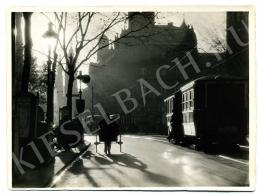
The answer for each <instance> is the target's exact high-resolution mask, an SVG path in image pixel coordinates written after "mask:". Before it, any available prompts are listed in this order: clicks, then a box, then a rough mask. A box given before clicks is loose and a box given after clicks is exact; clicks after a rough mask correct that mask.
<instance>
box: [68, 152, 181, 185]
mask: <svg viewBox="0 0 260 195" xmlns="http://www.w3.org/2000/svg"><path fill="white" fill-rule="evenodd" d="M82 159H83V160H82ZM82 159H80V160H79V161H77V162H76V163H75V164H74V165H73V166H72V167H71V168H70V169H69V171H70V172H71V173H73V174H76V175H78V174H85V176H86V179H87V180H88V182H90V184H91V186H93V187H103V186H102V184H99V183H97V181H95V179H94V178H95V176H94V175H91V174H90V173H89V171H90V170H91V169H96V170H100V171H101V172H102V174H104V176H105V175H106V176H108V177H109V179H110V180H112V181H113V182H114V183H115V184H117V185H116V186H119V187H135V186H127V184H126V183H124V177H127V174H128V171H126V170H124V169H123V167H125V168H131V169H137V170H139V171H140V172H141V173H140V174H141V175H142V177H144V181H145V183H146V184H144V186H178V183H177V182H176V181H174V180H173V179H172V178H170V177H167V176H164V175H161V174H158V173H154V172H151V171H148V166H147V164H145V163H144V162H142V161H140V160H139V159H138V158H137V157H135V156H133V155H131V154H126V153H122V154H113V155H109V156H105V155H102V154H93V153H92V152H91V151H87V152H86V153H85V154H84V155H83V156H82ZM84 160H89V161H90V162H91V163H92V164H93V165H94V168H93V167H92V168H91V167H85V166H84V162H83V161H84ZM106 165H117V166H113V167H112V166H109V168H106V167H107V166H106ZM120 167H121V168H120ZM111 168H112V169H115V171H117V172H119V173H120V175H121V176H120V178H119V177H118V176H117V177H116V176H115V175H113V173H111V172H108V171H107V169H111ZM137 177H138V175H137ZM116 186H115V187H116ZM136 186H140V183H138V184H136Z"/></svg>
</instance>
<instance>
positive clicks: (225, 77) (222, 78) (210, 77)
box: [180, 75, 246, 91]
mask: <svg viewBox="0 0 260 195" xmlns="http://www.w3.org/2000/svg"><path fill="white" fill-rule="evenodd" d="M216 80H218V81H231V80H232V81H246V79H245V78H242V77H236V76H230V75H207V76H203V77H199V78H197V79H195V80H193V81H190V82H188V83H187V84H185V85H183V86H182V87H181V88H180V89H181V91H184V90H186V89H189V88H190V87H192V86H193V85H194V84H196V83H198V82H201V81H216Z"/></svg>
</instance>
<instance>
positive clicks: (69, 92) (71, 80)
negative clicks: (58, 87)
mask: <svg viewBox="0 0 260 195" xmlns="http://www.w3.org/2000/svg"><path fill="white" fill-rule="evenodd" d="M73 83H74V73H70V74H69V82H68V90H67V107H68V109H69V117H70V119H72V91H73Z"/></svg>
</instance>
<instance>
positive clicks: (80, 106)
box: [73, 71, 90, 113]
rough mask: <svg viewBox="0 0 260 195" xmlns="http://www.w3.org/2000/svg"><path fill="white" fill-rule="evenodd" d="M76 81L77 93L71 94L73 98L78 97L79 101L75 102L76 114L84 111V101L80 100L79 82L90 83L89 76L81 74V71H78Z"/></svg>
mask: <svg viewBox="0 0 260 195" xmlns="http://www.w3.org/2000/svg"><path fill="white" fill-rule="evenodd" d="M77 79H79V81H80V82H79V93H78V94H73V96H77V97H79V99H77V100H76V107H77V110H78V113H81V112H83V111H84V109H85V99H82V90H81V82H83V83H85V84H87V83H89V82H90V76H89V75H87V74H85V75H83V74H82V71H79V75H78V76H77Z"/></svg>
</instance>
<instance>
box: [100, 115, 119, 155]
mask: <svg viewBox="0 0 260 195" xmlns="http://www.w3.org/2000/svg"><path fill="white" fill-rule="evenodd" d="M107 117H108V119H109V120H111V118H110V114H108V113H107ZM99 126H100V132H99V139H100V141H103V142H104V144H105V146H104V152H105V154H109V155H110V154H111V142H112V141H116V138H117V129H118V127H117V124H116V123H115V122H113V123H110V124H107V122H106V121H105V119H103V120H102V121H100V123H99Z"/></svg>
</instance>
